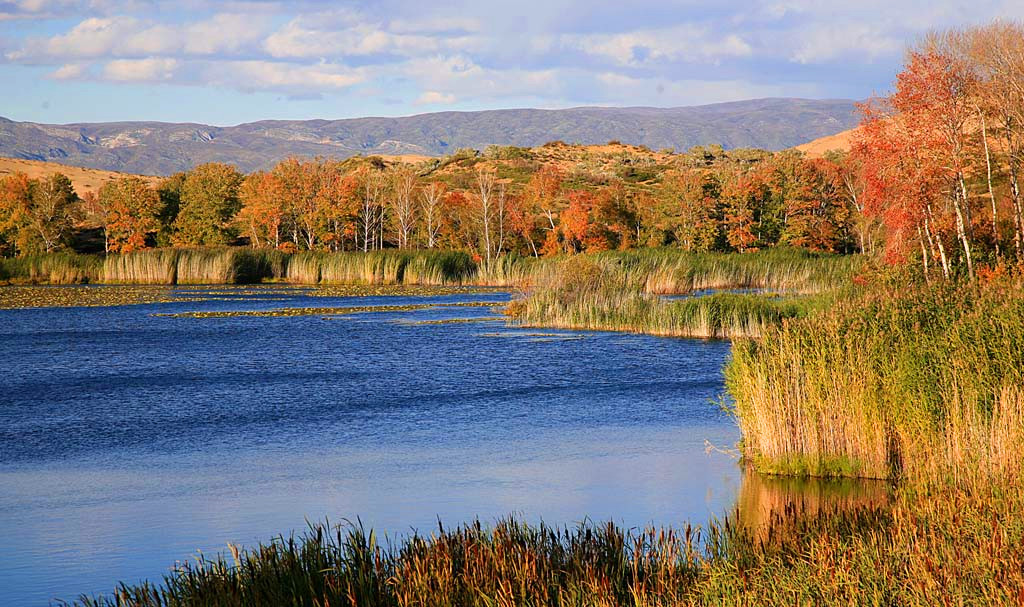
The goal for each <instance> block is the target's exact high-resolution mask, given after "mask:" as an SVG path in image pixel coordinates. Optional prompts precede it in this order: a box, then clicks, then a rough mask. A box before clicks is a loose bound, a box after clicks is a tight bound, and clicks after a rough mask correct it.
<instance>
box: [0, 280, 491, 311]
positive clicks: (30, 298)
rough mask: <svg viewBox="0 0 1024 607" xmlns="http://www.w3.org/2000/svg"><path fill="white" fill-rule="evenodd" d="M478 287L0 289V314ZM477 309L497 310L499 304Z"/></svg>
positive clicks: (426, 293)
mask: <svg viewBox="0 0 1024 607" xmlns="http://www.w3.org/2000/svg"><path fill="white" fill-rule="evenodd" d="M493 293H498V291H495V290H494V289H487V288H480V287H457V286H456V287H445V286H410V285H331V286H298V285H295V286H292V285H285V284H268V285H245V286H238V287H232V286H230V285H217V286H216V287H213V288H211V287H210V286H209V285H206V286H199V285H197V286H169V285H70V286H47V285H9V286H0V309H14V308H63V307H67V308H75V307H96V306H126V305H136V304H159V303H175V302H198V301H239V300H240V299H244V300H245V301H247V302H270V301H288V300H290V299H294V298H299V297H318V298H323V297H336V298H343V297H395V296H402V297H437V296H443V295H467V294H493ZM481 305H491V306H503V305H504V304H503V303H502V302H487V303H485V304H481Z"/></svg>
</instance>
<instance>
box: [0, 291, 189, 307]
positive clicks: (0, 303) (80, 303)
mask: <svg viewBox="0 0 1024 607" xmlns="http://www.w3.org/2000/svg"><path fill="white" fill-rule="evenodd" d="M207 299H209V298H207V297H202V296H192V295H182V294H177V293H175V292H174V291H173V290H172V289H170V288H169V287H158V286H117V287H97V286H89V287H85V286H68V287H41V286H8V287H0V310H10V309H16V308H77V307H98V306H128V305H137V304H155V303H170V302H181V301H205V300H207Z"/></svg>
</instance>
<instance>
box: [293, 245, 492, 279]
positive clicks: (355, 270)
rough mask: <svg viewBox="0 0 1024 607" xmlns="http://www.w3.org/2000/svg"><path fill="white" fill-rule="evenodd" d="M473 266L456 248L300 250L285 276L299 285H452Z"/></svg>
mask: <svg viewBox="0 0 1024 607" xmlns="http://www.w3.org/2000/svg"><path fill="white" fill-rule="evenodd" d="M475 271H476V267H475V265H474V264H473V261H472V259H471V258H470V256H469V255H468V254H466V253H463V252H460V251H398V250H383V251H371V252H367V253H359V252H338V253H325V252H304V253H297V254H295V255H293V256H292V257H291V258H290V259H289V260H288V268H287V273H286V279H287V280H288V281H289V282H295V283H302V284H317V283H323V284H416V285H429V286H438V285H453V284H463V283H464V282H467V281H469V280H470V279H471V277H472V276H473V274H474V272H475Z"/></svg>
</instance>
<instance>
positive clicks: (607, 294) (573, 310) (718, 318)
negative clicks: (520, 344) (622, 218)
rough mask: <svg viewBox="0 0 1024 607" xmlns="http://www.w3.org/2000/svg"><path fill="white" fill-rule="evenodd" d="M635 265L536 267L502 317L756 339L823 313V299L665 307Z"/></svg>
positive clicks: (719, 299)
mask: <svg viewBox="0 0 1024 607" xmlns="http://www.w3.org/2000/svg"><path fill="white" fill-rule="evenodd" d="M636 261H637V260H636V259H635V258H631V257H626V258H623V257H621V256H617V255H601V256H595V257H583V256H580V257H573V258H567V259H563V260H561V262H560V263H558V264H557V265H554V264H549V265H547V266H542V267H539V268H538V271H535V272H533V273H532V275H531V279H532V281H533V285H532V287H530V288H529V291H528V296H526V297H524V298H521V299H519V300H516V301H514V302H513V303H512V304H511V305H510V306H509V308H508V314H509V315H510V316H511V317H512V318H513V319H514V320H515V321H516V322H518V323H520V324H523V325H526V326H538V327H557V328H564V329H577V330H580V329H583V330H604V331H628V332H635V333H648V334H652V335H663V336H673V337H698V338H718V339H728V338H734V337H757V336H759V335H761V333H762V332H763V331H764V330H765V329H766V328H768V327H771V326H775V325H777V324H779V323H781V322H782V320H783V319H786V318H796V317H801V316H804V315H806V314H808V313H809V312H810V311H812V310H815V309H819V308H822V307H824V306H826V305H827V304H828V302H829V301H830V298H829V297H828V296H826V295H818V296H814V297H795V296H784V297H783V296H771V295H760V294H737V293H717V294H713V295H710V296H704V297H693V298H689V299H683V300H677V301H667V300H664V299H662V298H661V297H658V296H657V295H653V294H651V293H649V292H648V291H647V287H648V284H649V276H650V275H648V274H644V273H643V271H641V270H640V269H638V268H637V265H638V264H637V263H636Z"/></svg>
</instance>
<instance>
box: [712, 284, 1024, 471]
mask: <svg viewBox="0 0 1024 607" xmlns="http://www.w3.org/2000/svg"><path fill="white" fill-rule="evenodd" d="M726 382H727V387H728V390H729V392H730V394H732V396H733V397H734V399H735V413H736V417H737V420H738V422H739V425H740V428H741V430H742V433H743V448H744V452H745V455H746V457H747V458H748V459H749V461H750V462H751V463H752V464H753V465H754V466H755V467H757V468H758V469H759V470H762V471H765V472H772V473H778V474H798V475H800V474H810V475H826V476H828V475H835V476H864V477H873V478H893V477H902V478H905V479H911V480H913V481H914V482H920V481H926V482H944V481H951V482H954V483H960V482H964V481H965V479H973V478H975V477H977V476H978V475H979V474H980V475H982V476H985V477H989V476H991V477H1002V476H1005V475H1007V474H1010V473H1014V474H1015V473H1016V471H1017V468H1018V467H1019V465H1020V462H1021V461H1022V458H1021V456H1020V453H1021V449H1022V447H1024V293H1022V291H1021V289H1020V286H1019V285H1017V284H1009V283H1006V284H1001V285H992V286H986V287H978V286H970V285H957V286H942V287H933V288H928V287H912V288H907V287H906V286H899V287H893V288H877V289H874V290H872V291H871V292H870V293H866V294H863V295H862V296H860V297H857V298H853V299H851V300H848V301H840V302H838V303H836V304H835V305H834V306H833V307H832V308H830V309H829V310H827V311H824V312H822V313H820V314H815V315H812V316H810V317H808V318H805V319H801V320H793V321H791V322H787V323H783V324H780V325H778V326H774V327H770V328H768V329H767V330H766V331H764V332H763V333H762V335H761V337H760V339H759V340H756V341H755V340H742V341H739V342H737V343H736V344H734V347H733V356H732V360H731V362H730V363H729V364H728V365H727V367H726Z"/></svg>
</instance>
